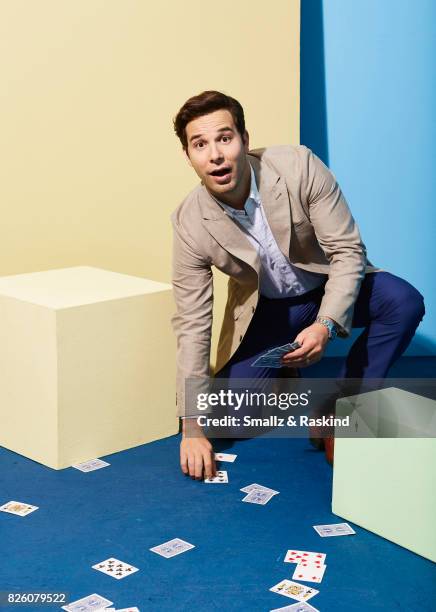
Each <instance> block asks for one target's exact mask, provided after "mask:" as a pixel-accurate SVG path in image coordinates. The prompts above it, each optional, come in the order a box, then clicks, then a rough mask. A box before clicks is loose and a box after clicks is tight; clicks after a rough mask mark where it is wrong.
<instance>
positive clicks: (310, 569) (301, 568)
mask: <svg viewBox="0 0 436 612" xmlns="http://www.w3.org/2000/svg"><path fill="white" fill-rule="evenodd" d="M326 567H327V565H311V564H310V563H299V564H298V565H297V567H296V568H295V571H294V574H293V576H292V579H293V580H302V581H303V582H321V580H322V579H323V576H324V572H325V568H326Z"/></svg>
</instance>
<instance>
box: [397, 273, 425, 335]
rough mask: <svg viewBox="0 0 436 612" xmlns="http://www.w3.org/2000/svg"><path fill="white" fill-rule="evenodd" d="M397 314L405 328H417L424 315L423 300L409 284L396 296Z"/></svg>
mask: <svg viewBox="0 0 436 612" xmlns="http://www.w3.org/2000/svg"><path fill="white" fill-rule="evenodd" d="M398 312H399V313H400V315H401V321H402V322H403V324H404V326H405V327H414V328H416V327H418V325H419V323H420V322H421V321H422V319H423V318H424V315H425V304H424V298H423V296H422V295H421V294H420V292H419V291H418V290H417V289H415V287H413V286H412V285H410V284H409V283H406V286H404V287H403V288H402V291H401V292H400V294H399V296H398Z"/></svg>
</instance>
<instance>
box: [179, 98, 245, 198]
mask: <svg viewBox="0 0 436 612" xmlns="http://www.w3.org/2000/svg"><path fill="white" fill-rule="evenodd" d="M185 129H186V137H187V140H188V149H187V151H185V154H186V156H187V158H188V162H189V164H190V165H191V166H192V167H193V168H194V170H195V172H196V173H197V175H198V176H199V178H200V179H201V180H202V181H203V184H204V185H205V187H206V188H207V189H208V191H209V192H210V193H212V194H213V195H215V196H216V197H217V198H218V199H221V200H222V201H223V202H226V201H227V202H228V203H230V204H233V203H237V202H238V200H239V199H240V198H241V195H242V192H243V191H245V189H246V185H245V183H247V181H248V184H249V178H250V171H249V164H248V161H247V158H246V153H247V152H248V133H247V132H245V134H244V137H242V136H241V134H240V133H239V132H238V130H237V129H236V126H235V123H234V121H233V116H232V114H231V113H230V111H228V110H225V109H222V110H217V111H214V112H213V113H209V114H208V115H203V116H201V117H198V118H197V119H193V120H192V121H190V122H189V123H188V124H187V125H186V128H185Z"/></svg>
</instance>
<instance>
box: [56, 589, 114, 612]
mask: <svg viewBox="0 0 436 612" xmlns="http://www.w3.org/2000/svg"><path fill="white" fill-rule="evenodd" d="M113 603H114V602H113V601H109V599H106V598H105V597H102V596H101V595H97V593H93V595H88V596H87V597H83V598H82V599H77V600H76V601H72V602H71V603H69V604H68V605H66V606H62V610H66V611H67V612H94V610H101V608H107V607H108V606H111V605H112V604H113Z"/></svg>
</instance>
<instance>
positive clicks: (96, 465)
mask: <svg viewBox="0 0 436 612" xmlns="http://www.w3.org/2000/svg"><path fill="white" fill-rule="evenodd" d="M236 457H237V455H232V454H229V453H215V460H216V461H221V462H227V463H234V461H235V460H236ZM109 465H110V464H109V463H107V462H106V461H102V460H100V459H91V460H90V461H85V462H83V463H80V464H76V465H73V467H74V468H75V469H78V470H80V471H82V472H85V473H86V472H92V471H94V470H98V469H101V468H105V467H108V466H109ZM204 483H205V484H229V476H228V473H227V471H226V470H218V471H217V473H216V475H215V476H214V477H213V478H206V479H205V480H204ZM241 491H242V492H243V493H245V496H244V497H243V498H242V499H241V501H243V502H245V503H248V504H254V505H257V506H265V505H267V504H268V503H269V502H270V501H271V500H272V499H274V498H275V497H276V496H277V495H279V491H275V490H274V489H270V488H269V487H266V486H264V485H261V484H258V483H252V484H249V485H247V486H244V487H243V488H242V489H241ZM38 509H39V508H38V506H33V505H31V504H28V503H24V502H19V501H9V502H7V503H5V504H4V505H3V506H1V507H0V511H2V512H7V513H10V514H15V515H17V516H20V517H27V516H29V515H30V514H31V513H32V512H34V511H35V510H38ZM314 529H315V531H316V532H317V533H318V534H319V535H320V536H321V537H322V538H327V537H334V536H346V535H352V534H355V531H354V530H353V529H352V528H351V527H350V525H348V523H339V524H333V525H314ZM194 548H195V545H194V544H191V543H190V542H187V541H185V540H183V539H181V538H173V539H171V540H168V541H167V542H164V543H163V544H158V545H156V546H153V547H152V548H150V551H151V552H153V553H155V554H157V555H160V556H161V557H164V558H165V559H172V558H173V557H176V556H177V555H180V554H182V553H185V552H187V551H190V550H193V549H194ZM283 561H284V563H293V564H294V565H295V568H294V571H293V573H292V576H290V577H289V578H284V579H283V580H281V581H280V582H278V583H277V584H276V585H275V586H273V587H271V588H270V591H272V592H273V593H278V594H279V595H282V596H284V597H287V598H289V599H293V600H295V601H296V602H297V603H295V604H292V605H288V606H285V607H282V608H275V610H274V611H271V612H278V610H282V611H285V610H293V611H294V612H309V611H312V612H317V610H316V608H314V607H313V606H311V605H310V604H308V603H307V601H308V600H309V599H311V598H312V597H315V595H317V593H319V591H318V590H317V589H315V588H313V586H310V585H306V584H301V582H303V583H304V582H306V583H317V584H319V583H320V582H321V581H322V579H323V577H324V574H325V571H326V568H327V565H326V554H325V553H323V552H312V551H306V550H293V549H289V550H288V551H287V552H286V554H285V558H284V560H283ZM91 569H94V570H96V571H98V572H102V573H103V574H105V575H106V576H110V578H112V579H114V580H123V579H125V578H126V577H127V576H137V574H138V572H140V568H138V567H134V566H133V565H131V564H129V563H127V562H125V561H121V560H120V559H116V558H114V557H110V558H109V559H105V560H103V561H100V562H98V563H95V564H94V565H92V566H91ZM132 580H134V578H133V579H132ZM112 605H113V602H112V601H110V600H109V599H106V598H105V597H102V596H101V595H98V594H97V593H93V594H92V595H88V596H86V597H83V598H82V599H78V600H77V601H73V602H70V603H69V604H67V605H65V606H63V607H62V608H63V609H64V610H66V611H67V612H95V611H96V610H101V611H102V612H139V608H138V607H136V606H135V607H132V608H122V609H119V608H118V609H116V608H113V607H111V606H112Z"/></svg>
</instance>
